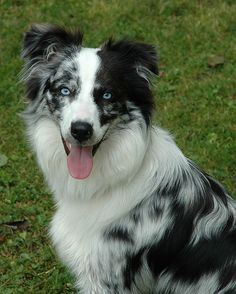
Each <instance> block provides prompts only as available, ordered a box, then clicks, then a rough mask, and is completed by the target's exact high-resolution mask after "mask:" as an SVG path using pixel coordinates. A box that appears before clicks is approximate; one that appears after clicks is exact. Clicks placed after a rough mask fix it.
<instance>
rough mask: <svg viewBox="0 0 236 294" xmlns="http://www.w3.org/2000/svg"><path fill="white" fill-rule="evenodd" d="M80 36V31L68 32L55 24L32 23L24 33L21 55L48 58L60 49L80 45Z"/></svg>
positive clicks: (31, 57) (28, 57)
mask: <svg viewBox="0 0 236 294" xmlns="http://www.w3.org/2000/svg"><path fill="white" fill-rule="evenodd" d="M82 38H83V34H82V33H81V32H80V31H75V32H69V31H66V30H65V29H64V28H62V27H59V26H55V25H50V24H34V25H32V26H31V28H30V30H29V31H28V32H26V33H25V35H24V39H23V49H22V57H23V58H25V59H33V58H45V59H47V60H49V59H50V58H51V57H52V56H53V55H54V54H56V53H57V52H58V51H60V50H61V49H64V48H66V47H68V48H69V47H71V46H77V47H78V46H80V45H81V43H82Z"/></svg>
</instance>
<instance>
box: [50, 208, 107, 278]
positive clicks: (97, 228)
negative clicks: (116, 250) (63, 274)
mask: <svg viewBox="0 0 236 294" xmlns="http://www.w3.org/2000/svg"><path fill="white" fill-rule="evenodd" d="M105 227H106V224H104V222H103V221H102V218H101V216H100V215H98V213H97V211H96V204H94V203H93V204H92V205H91V204H81V205H80V206H76V205H73V204H70V205H69V204H66V205H62V206H60V207H59V208H58V210H57V211H56V213H55V215H54V217H53V220H52V223H51V229H50V232H51V235H52V239H53V242H54V245H55V247H56V249H57V251H58V254H59V256H60V257H61V258H62V260H63V261H64V262H65V264H66V265H67V266H68V267H69V268H70V269H71V270H72V271H73V272H74V273H75V274H76V275H80V274H81V273H83V274H87V275H88V274H91V271H96V270H97V269H98V267H99V263H100V261H99V260H100V259H101V258H103V259H104V258H105V257H103V256H102V255H103V248H104V246H103V238H102V236H103V231H104V228H105ZM98 270H99V269H98Z"/></svg>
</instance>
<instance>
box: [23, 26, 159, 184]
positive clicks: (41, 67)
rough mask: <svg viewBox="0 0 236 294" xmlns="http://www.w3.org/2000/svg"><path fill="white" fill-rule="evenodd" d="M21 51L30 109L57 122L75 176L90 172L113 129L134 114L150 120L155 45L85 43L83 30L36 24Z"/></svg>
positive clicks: (26, 37)
mask: <svg viewBox="0 0 236 294" xmlns="http://www.w3.org/2000/svg"><path fill="white" fill-rule="evenodd" d="M22 55H23V58H24V59H25V60H26V65H25V69H24V80H25V83H26V88H27V96H28V99H29V101H30V102H31V103H30V104H31V111H32V112H33V113H35V114H36V115H37V116H48V117H51V118H52V119H53V120H54V121H55V122H56V123H57V125H58V127H59V129H60V133H61V137H62V143H63V144H64V147H65V151H66V153H67V154H68V166H69V170H70V173H71V175H72V176H73V177H75V178H85V177H87V176H88V175H89V174H90V172H91V169H92V156H93V155H94V154H95V152H96V150H97V148H99V145H100V144H101V142H102V141H103V140H104V139H106V137H107V136H109V133H112V132H113V131H114V130H116V129H118V128H124V127H126V126H127V125H128V124H129V123H130V122H131V121H132V120H134V119H136V120H138V121H139V123H140V124H142V125H145V126H148V125H149V123H150V117H151V112H152V109H153V97H152V93H151V90H150V85H149V84H150V81H149V77H150V75H151V74H157V71H158V69H157V64H156V59H157V58H156V51H155V49H154V47H153V46H151V45H147V44H144V43H138V42H131V41H128V40H122V41H118V42H114V41H113V40H111V39H110V40H108V41H107V42H106V43H105V44H103V45H102V46H101V47H99V48H96V49H93V48H84V47H82V33H81V32H79V31H76V32H70V31H66V30H64V29H63V28H60V27H57V26H52V25H33V26H32V27H31V29H30V30H29V31H28V32H26V34H25V36H24V41H23V51H22Z"/></svg>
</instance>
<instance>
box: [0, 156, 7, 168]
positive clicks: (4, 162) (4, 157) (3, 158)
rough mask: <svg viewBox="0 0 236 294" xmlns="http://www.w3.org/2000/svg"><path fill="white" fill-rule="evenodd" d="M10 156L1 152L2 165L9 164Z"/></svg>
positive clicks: (0, 165) (0, 163)
mask: <svg viewBox="0 0 236 294" xmlns="http://www.w3.org/2000/svg"><path fill="white" fill-rule="evenodd" d="M7 160H8V158H7V157H6V155H4V154H0V167H2V166H4V165H6V164H7Z"/></svg>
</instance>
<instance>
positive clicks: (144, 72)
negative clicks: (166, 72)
mask: <svg viewBox="0 0 236 294" xmlns="http://www.w3.org/2000/svg"><path fill="white" fill-rule="evenodd" d="M103 48H106V49H107V50H109V51H113V52H118V53H119V54H120V57H121V58H124V59H125V61H126V62H127V63H128V64H133V65H134V66H135V67H136V70H137V73H138V74H139V75H140V76H142V77H143V78H145V79H147V80H148V76H149V75H150V74H154V75H158V66H157V52H156V49H155V47H154V46H153V45H149V44H146V43H141V42H133V41H130V40H121V41H118V42H114V41H113V40H112V39H109V40H108V41H107V42H106V43H105V44H104V46H103Z"/></svg>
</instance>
